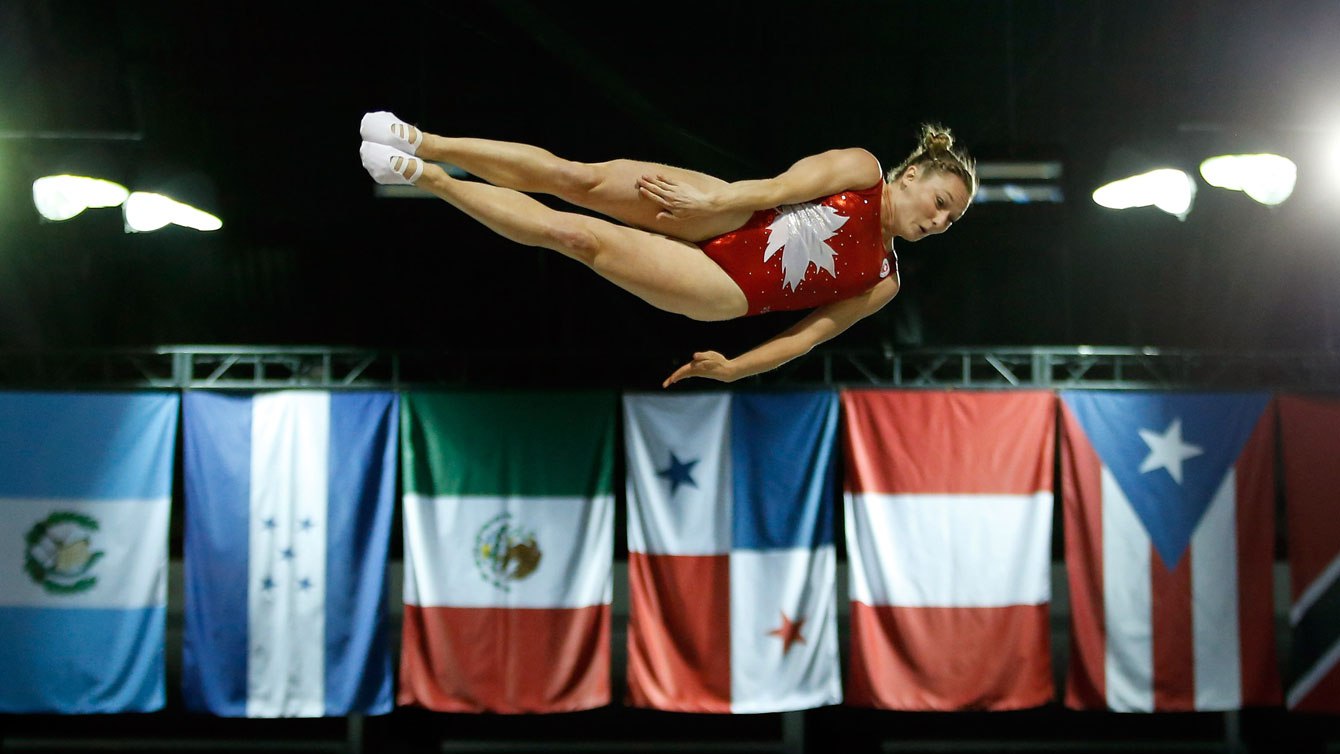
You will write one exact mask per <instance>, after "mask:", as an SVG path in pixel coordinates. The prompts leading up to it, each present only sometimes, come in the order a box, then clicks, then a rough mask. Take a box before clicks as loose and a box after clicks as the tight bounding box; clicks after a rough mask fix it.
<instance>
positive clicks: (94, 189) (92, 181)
mask: <svg viewBox="0 0 1340 754" xmlns="http://www.w3.org/2000/svg"><path fill="white" fill-rule="evenodd" d="M129 195H130V192H129V191H127V190H126V187H125V186H122V185H121V184H119V183H113V182H112V181H107V180H103V179H101V178H89V177H85V176H80V175H48V176H44V177H42V178H38V179H37V180H35V181H33V206H35V207H36V208H37V213H38V214H39V215H41V216H42V217H43V218H44V219H47V220H51V221H54V222H60V221H63V220H69V219H70V218H72V217H75V216H77V215H78V214H79V213H81V212H83V211H84V210H86V209H90V208H101V207H117V206H120V205H121V203H122V202H124V201H125V200H126V197H128V196H129Z"/></svg>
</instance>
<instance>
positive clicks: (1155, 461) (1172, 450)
mask: <svg viewBox="0 0 1340 754" xmlns="http://www.w3.org/2000/svg"><path fill="white" fill-rule="evenodd" d="M1140 439H1141V440H1144V441H1145V444H1146V445H1148V446H1149V455H1148V456H1145V460H1144V463H1142V464H1140V473H1141V474H1147V473H1149V472H1151V471H1156V470H1158V469H1167V470H1168V473H1169V474H1171V475H1172V478H1173V481H1174V482H1177V483H1178V484H1181V483H1182V461H1185V460H1186V459H1188V458H1193V457H1195V456H1198V455H1200V454H1201V453H1204V452H1205V451H1204V450H1202V449H1201V448H1200V447H1199V446H1196V445H1188V444H1187V443H1185V442H1182V420H1181V419H1173V423H1172V424H1169V425H1168V429H1166V430H1164V432H1163V434H1161V435H1160V434H1158V433H1157V432H1153V431H1151V430H1148V429H1142V430H1140Z"/></svg>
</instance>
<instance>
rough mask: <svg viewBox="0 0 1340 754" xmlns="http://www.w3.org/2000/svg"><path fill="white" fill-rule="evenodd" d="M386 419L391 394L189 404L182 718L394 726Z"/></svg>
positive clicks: (391, 470)
mask: <svg viewBox="0 0 1340 754" xmlns="http://www.w3.org/2000/svg"><path fill="white" fill-rule="evenodd" d="M396 405H397V399H396V396H395V395H394V394H391V393H365V392H339V393H331V392H322V391H303V390H292V391H277V392H269V393H258V394H248V395H235V394H222V393H206V392H188V393H187V394H186V397H185V402H184V406H183V415H184V432H183V439H184V442H183V452H184V458H183V473H184V475H185V485H186V489H185V491H186V529H185V557H184V560H185V564H184V565H185V582H186V583H185V587H186V605H185V611H184V612H185V628H184V638H183V650H182V693H183V696H184V700H185V703H186V707H187V708H188V709H191V710H196V711H202V712H210V713H213V714H215V715H220V716H226V717H258V718H274V717H337V716H344V715H348V714H351V713H362V714H369V715H380V714H386V713H388V712H390V711H391V707H392V695H391V658H390V641H389V636H388V634H387V629H386V603H387V593H388V592H387V578H386V562H387V556H388V551H389V547H390V533H391V516H392V513H393V510H394V507H393V506H394V504H395V449H396V430H397V426H398V425H397V418H398V416H397V410H396Z"/></svg>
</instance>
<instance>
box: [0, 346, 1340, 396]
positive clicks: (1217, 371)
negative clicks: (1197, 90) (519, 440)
mask: <svg viewBox="0 0 1340 754" xmlns="http://www.w3.org/2000/svg"><path fill="white" fill-rule="evenodd" d="M680 356H681V355H680V354H677V353H668V352H665V351H629V352H626V353H624V354H623V358H622V360H621V365H620V366H621V369H619V370H614V371H612V372H611V373H610V374H608V375H602V376H601V377H600V378H599V379H600V380H602V381H601V382H600V383H599V384H596V383H594V382H592V378H591V375H590V374H589V370H588V369H587V365H586V364H585V363H584V362H583V361H582V358H581V356H580V354H575V353H573V352H572V351H570V350H563V349H548V350H543V351H537V350H514V351H458V350H451V349H418V350H396V351H392V350H378V349H363V348H356V347H323V346H215V345H184V346H161V347H156V348H146V349H138V350H132V349H114V350H65V351H12V350H11V351H0V388H9V389H17V388H24V389H64V390H70V389H87V388H123V389H145V388H151V389H199V390H210V389H225V390H226V389H241V390H259V389H295V388H311V389H323V390H341V389H369V388H377V389H392V390H394V389H399V388H402V387H416V386H438V387H508V388H513V387H525V388H541V389H542V388H549V387H564V388H569V387H602V388H603V387H613V388H621V389H650V387H654V386H656V385H659V384H660V379H662V378H663V377H664V375H665V374H669V373H670V372H671V371H673V369H674V367H676V366H678V362H677V359H678V358H679V357H680ZM537 364H543V365H544V369H542V370H537V369H536V368H535V367H536V365H537ZM662 373H664V374H662ZM652 383H655V384H654V385H653V384H652ZM737 384H738V385H740V386H742V387H769V388H771V387H844V386H853V387H863V386H870V387H897V388H912V389H916V388H926V389H947V388H960V389H990V390H1000V389H1066V390H1069V389H1077V390H1078V389H1106V390H1175V389H1257V390H1314V391H1334V390H1336V387H1337V386H1340V351H1298V352H1242V351H1232V352H1229V351H1198V350H1190V349H1162V348H1152V347H1146V348H1122V347H1106V346H1013V347H1011V346H1001V347H987V348H967V347H964V348H948V347H946V348H923V349H906V350H899V349H895V348H885V349H875V348H865V349H837V348H832V349H822V348H821V349H818V350H816V351H815V352H813V353H811V354H810V355H808V356H806V357H803V358H800V359H796V360H794V361H792V362H791V363H788V364H786V365H784V366H783V367H782V368H780V369H777V370H774V371H772V372H767V373H765V374H762V375H759V376H757V377H753V378H750V379H749V380H746V381H743V382H741V383H737ZM713 386H717V384H716V383H710V384H709V383H704V385H703V387H713ZM696 387H698V386H696V385H686V386H685V388H686V389H695V388H696Z"/></svg>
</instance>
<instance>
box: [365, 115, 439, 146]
mask: <svg viewBox="0 0 1340 754" xmlns="http://www.w3.org/2000/svg"><path fill="white" fill-rule="evenodd" d="M392 126H399V128H396V129H392V128H391V127H392ZM414 130H415V131H417V132H418V133H417V134H416V138H415V139H414V141H409V140H407V139H404V138H401V137H400V136H399V134H400V133H403V134H405V135H406V136H408V135H409V134H410V125H409V124H408V123H406V122H405V121H403V120H401V119H399V118H397V117H395V113H390V112H387V111H385V110H378V111H377V112H375V113H368V114H366V115H364V116H363V122H362V123H360V124H359V126H358V133H359V135H361V136H362V137H363V141H370V142H373V143H375V144H385V145H386V146H388V147H395V148H396V149H399V150H400V151H401V152H405V153H406V154H417V153H418V151H419V145H420V144H422V143H423V131H422V130H421V129H417V128H416V129H414Z"/></svg>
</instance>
